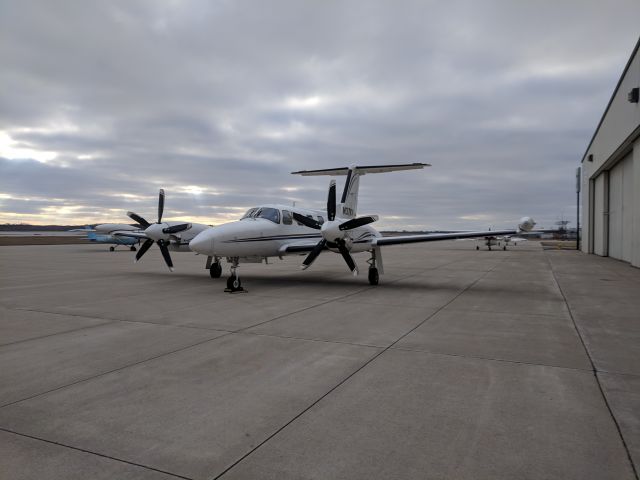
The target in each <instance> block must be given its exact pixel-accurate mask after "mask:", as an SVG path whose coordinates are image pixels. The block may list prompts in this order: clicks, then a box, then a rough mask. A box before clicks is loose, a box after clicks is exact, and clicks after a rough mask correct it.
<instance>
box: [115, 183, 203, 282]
mask: <svg viewBox="0 0 640 480" xmlns="http://www.w3.org/2000/svg"><path fill="white" fill-rule="evenodd" d="M163 213H164V190H163V189H162V188H161V189H160V193H159V195H158V221H157V222H156V223H149V222H148V221H147V220H145V219H144V218H143V217H141V216H140V215H138V214H137V213H134V212H127V215H128V216H129V218H131V219H132V220H135V221H136V222H138V223H139V224H140V225H141V226H142V227H143V228H144V233H145V235H146V236H147V237H148V238H147V240H146V241H145V242H144V243H143V244H142V246H141V247H140V249H139V250H138V252H137V253H136V262H137V261H138V260H140V259H141V258H142V256H143V255H144V254H145V253H147V250H149V249H150V248H151V245H153V244H154V243H157V244H158V247H159V248H160V253H162V258H164V261H165V263H166V264H167V267H169V270H171V271H173V261H172V260H171V255H170V254H169V248H168V247H169V245H170V244H171V235H175V234H176V233H180V232H183V231H185V230H188V229H190V228H191V224H190V223H180V224H178V225H167V224H166V223H162V214H163Z"/></svg>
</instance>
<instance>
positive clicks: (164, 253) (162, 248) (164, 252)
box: [158, 240, 173, 272]
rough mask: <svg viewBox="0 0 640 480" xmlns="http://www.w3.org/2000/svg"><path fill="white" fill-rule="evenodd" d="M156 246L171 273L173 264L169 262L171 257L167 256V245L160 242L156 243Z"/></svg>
mask: <svg viewBox="0 0 640 480" xmlns="http://www.w3.org/2000/svg"><path fill="white" fill-rule="evenodd" d="M158 246H159V247H160V252H161V253H162V256H163V257H164V261H165V263H166V264H167V267H169V270H171V271H172V272H173V262H172V261H171V255H169V249H168V248H167V245H166V244H165V243H164V241H162V240H160V241H158Z"/></svg>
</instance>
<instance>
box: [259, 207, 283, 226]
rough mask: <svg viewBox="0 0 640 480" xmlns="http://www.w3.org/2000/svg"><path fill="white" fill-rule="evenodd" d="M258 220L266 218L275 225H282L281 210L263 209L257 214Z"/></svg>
mask: <svg viewBox="0 0 640 480" xmlns="http://www.w3.org/2000/svg"><path fill="white" fill-rule="evenodd" d="M256 218H266V219H267V220H271V221H272V222H273V223H280V210H278V209H276V208H270V207H262V208H261V209H260V210H258V213H256Z"/></svg>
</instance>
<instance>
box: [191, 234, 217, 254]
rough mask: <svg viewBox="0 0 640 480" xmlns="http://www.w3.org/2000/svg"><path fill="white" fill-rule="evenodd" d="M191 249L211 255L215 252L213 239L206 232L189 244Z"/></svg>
mask: <svg viewBox="0 0 640 480" xmlns="http://www.w3.org/2000/svg"><path fill="white" fill-rule="evenodd" d="M189 248H190V249H191V250H192V251H194V252H197V253H202V254H206V255H210V254H211V253H212V252H213V238H212V237H211V235H210V234H209V232H207V231H206V230H205V231H204V232H200V233H199V234H198V235H196V236H195V237H193V240H191V241H190V242H189Z"/></svg>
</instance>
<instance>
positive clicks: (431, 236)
mask: <svg viewBox="0 0 640 480" xmlns="http://www.w3.org/2000/svg"><path fill="white" fill-rule="evenodd" d="M518 233H521V231H519V230H487V231H484V232H456V233H428V234H425V235H401V236H397V237H378V238H375V239H373V241H372V242H371V244H372V245H377V246H379V247H382V246H386V245H402V244H404V243H419V242H437V241H440V240H458V239H461V238H482V237H495V236H496V235H516V234H518Z"/></svg>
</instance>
